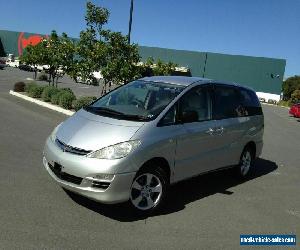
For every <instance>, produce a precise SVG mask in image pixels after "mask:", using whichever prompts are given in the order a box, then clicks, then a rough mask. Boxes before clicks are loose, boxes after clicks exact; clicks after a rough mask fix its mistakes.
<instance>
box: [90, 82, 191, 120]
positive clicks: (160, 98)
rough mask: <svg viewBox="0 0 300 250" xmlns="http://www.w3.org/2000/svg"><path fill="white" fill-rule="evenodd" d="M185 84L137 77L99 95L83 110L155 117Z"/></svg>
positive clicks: (131, 117)
mask: <svg viewBox="0 0 300 250" xmlns="http://www.w3.org/2000/svg"><path fill="white" fill-rule="evenodd" d="M184 87H185V86H180V85H175V84H169V83H160V82H148V81H142V80H137V81H133V82H131V83H128V84H126V85H124V86H122V87H120V88H117V89H115V90H113V91H111V92H110V93H108V94H106V95H105V96H103V97H101V98H100V99H98V100H97V101H95V102H94V103H92V104H91V105H90V106H87V107H86V108H85V110H86V111H88V112H91V113H94V114H98V115H103V116H109V117H114V118H117V119H121V120H135V121H149V120H153V119H155V118H156V117H157V116H158V115H159V114H160V113H161V112H162V111H163V110H164V109H165V107H166V106H167V105H168V104H169V103H170V102H171V101H172V100H173V99H174V98H175V97H176V96H177V95H178V94H179V93H180V92H181V91H182V90H183V89H184Z"/></svg>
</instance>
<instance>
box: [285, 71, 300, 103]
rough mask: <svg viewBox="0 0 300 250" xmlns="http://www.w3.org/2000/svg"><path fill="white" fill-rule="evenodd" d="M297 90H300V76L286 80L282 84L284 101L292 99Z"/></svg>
mask: <svg viewBox="0 0 300 250" xmlns="http://www.w3.org/2000/svg"><path fill="white" fill-rule="evenodd" d="M296 89H300V76H293V77H289V78H288V79H286V80H285V81H284V82H283V84H282V91H283V98H284V100H288V99H290V98H291V95H292V93H293V92H294V91H295V90H296Z"/></svg>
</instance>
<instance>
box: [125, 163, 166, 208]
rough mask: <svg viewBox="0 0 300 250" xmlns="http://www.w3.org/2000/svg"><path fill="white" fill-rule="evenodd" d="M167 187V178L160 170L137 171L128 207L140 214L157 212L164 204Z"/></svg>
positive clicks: (158, 168)
mask: <svg viewBox="0 0 300 250" xmlns="http://www.w3.org/2000/svg"><path fill="white" fill-rule="evenodd" d="M168 187H169V181H168V176H167V174H166V173H165V171H164V170H163V169H162V168H160V167H157V168H154V169H151V168H147V169H145V170H142V171H139V172H138V173H137V174H136V176H135V178H134V180H133V182H132V185H131V190H130V199H129V202H130V205H131V206H132V208H133V209H134V210H136V211H137V212H139V213H142V214H146V213H149V212H150V213H152V212H154V211H157V210H159V209H160V208H161V207H162V206H163V204H164V202H165V199H166V196H167V190H168Z"/></svg>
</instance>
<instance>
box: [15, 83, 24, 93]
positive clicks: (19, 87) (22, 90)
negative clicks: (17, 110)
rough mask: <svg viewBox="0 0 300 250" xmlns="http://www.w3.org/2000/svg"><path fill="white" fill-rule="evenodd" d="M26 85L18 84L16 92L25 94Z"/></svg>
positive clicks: (16, 84)
mask: <svg viewBox="0 0 300 250" xmlns="http://www.w3.org/2000/svg"><path fill="white" fill-rule="evenodd" d="M25 86H26V85H25V83H24V82H16V83H15V85H14V91H15V92H24V91H25Z"/></svg>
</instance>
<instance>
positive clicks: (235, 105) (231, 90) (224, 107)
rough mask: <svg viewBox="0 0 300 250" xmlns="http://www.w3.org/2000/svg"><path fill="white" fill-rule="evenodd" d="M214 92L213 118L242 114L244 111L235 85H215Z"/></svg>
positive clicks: (218, 118)
mask: <svg viewBox="0 0 300 250" xmlns="http://www.w3.org/2000/svg"><path fill="white" fill-rule="evenodd" d="M214 93H215V98H214V108H213V117H214V119H217V120H220V119H226V118H233V117H239V116H243V113H244V111H243V110H242V107H241V104H240V98H239V95H238V92H237V90H236V88H235V87H230V86H221V85H216V86H215V91H214Z"/></svg>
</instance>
